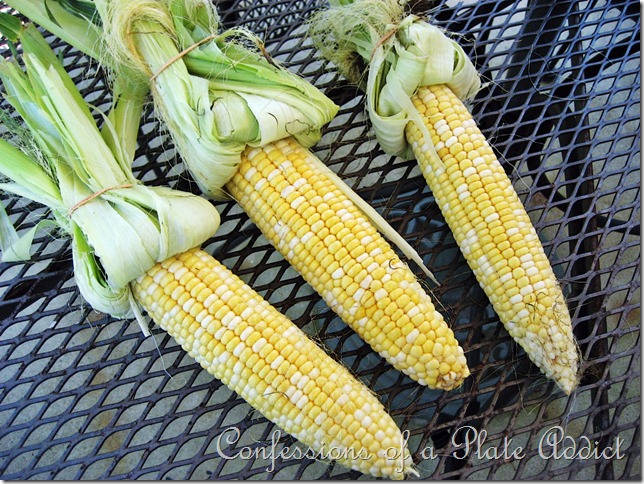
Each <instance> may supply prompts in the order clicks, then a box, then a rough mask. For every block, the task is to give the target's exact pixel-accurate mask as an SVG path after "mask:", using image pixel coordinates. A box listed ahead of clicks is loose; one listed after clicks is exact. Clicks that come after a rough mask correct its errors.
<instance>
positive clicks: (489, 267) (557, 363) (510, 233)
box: [405, 85, 578, 394]
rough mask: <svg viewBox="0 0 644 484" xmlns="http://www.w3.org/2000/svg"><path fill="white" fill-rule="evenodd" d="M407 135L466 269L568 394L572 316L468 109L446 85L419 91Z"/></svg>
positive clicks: (574, 355) (572, 374) (572, 379)
mask: <svg viewBox="0 0 644 484" xmlns="http://www.w3.org/2000/svg"><path fill="white" fill-rule="evenodd" d="M412 102H413V104H414V106H415V107H416V109H417V110H418V113H419V114H420V116H421V117H422V120H423V123H424V126H425V127H426V129H427V130H428V131H429V135H430V136H431V139H432V142H433V145H434V146H433V148H430V149H428V147H427V146H426V145H425V138H424V136H423V132H422V131H421V129H420V128H419V126H417V125H416V124H415V123H414V122H410V123H408V124H407V127H406V131H405V134H406V137H407V141H408V142H409V144H410V146H411V147H412V150H413V152H414V155H415V156H416V159H417V160H418V163H419V165H420V167H421V170H422V172H423V174H424V176H425V178H426V180H427V182H428V184H429V187H430V188H431V190H432V192H433V194H434V196H435V197H436V200H437V203H438V204H439V206H440V208H441V210H442V212H443V215H444V217H445V219H446V221H447V223H448V224H449V226H450V228H451V230H452V231H453V233H454V237H455V239H456V241H457V243H458V245H459V246H460V247H461V250H462V252H463V255H464V256H465V258H466V260H467V262H468V264H469V266H470V267H471V268H472V270H473V271H474V273H475V274H476V278H477V280H478V281H479V284H480V285H481V287H482V288H483V289H484V291H485V293H486V294H487V296H488V297H489V299H490V301H491V302H492V305H493V307H494V309H495V310H496V312H497V314H498V315H499V317H500V319H501V321H502V322H503V324H504V325H505V327H506V328H507V330H508V332H509V333H510V335H511V336H512V337H513V338H514V339H515V340H516V341H517V342H518V343H519V344H520V345H521V346H522V347H523V348H524V349H525V350H526V352H527V354H528V355H529V356H530V358H531V359H532V360H533V361H534V363H535V364H536V365H537V366H538V367H539V368H540V369H541V370H542V372H543V373H544V374H545V375H546V376H547V377H549V378H552V379H554V380H555V381H556V382H557V383H558V385H559V386H560V387H561V389H562V390H563V391H564V392H565V393H567V394H570V393H571V392H572V391H573V389H574V388H575V387H576V385H577V378H578V377H577V368H578V352H577V346H576V344H575V341H574V338H573V334H572V324H571V320H570V313H569V311H568V308H567V306H566V301H565V299H564V296H563V294H562V291H561V288H560V287H559V284H558V282H557V279H556V278H555V275H554V273H553V271H552V268H551V266H550V263H549V261H548V258H547V256H546V254H545V252H544V250H543V247H542V245H541V242H540V241H539V237H538V235H537V233H536V231H535V229H534V227H533V225H532V223H531V222H530V218H529V217H528V214H527V213H526V210H525V208H524V207H523V204H522V203H521V201H520V199H519V197H518V196H517V193H516V191H515V190H514V188H513V186H512V184H511V182H510V179H509V178H508V176H507V175H506V173H505V171H504V170H503V167H502V166H501V164H500V163H499V161H498V160H497V158H496V156H495V155H494V152H493V151H492V148H491V147H490V145H489V144H488V142H487V140H486V139H485V137H484V136H483V135H482V133H481V132H480V130H479V129H478V127H477V125H476V123H475V121H474V120H473V119H472V116H471V114H470V113H469V111H468V109H467V108H466V107H465V106H464V105H463V103H462V102H461V101H460V99H459V98H458V97H457V96H456V95H455V94H454V93H453V92H452V90H451V89H450V88H449V87H447V86H445V85H433V86H425V87H421V88H419V89H418V90H417V92H416V94H414V95H413V96H412Z"/></svg>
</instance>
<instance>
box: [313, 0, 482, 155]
mask: <svg viewBox="0 0 644 484" xmlns="http://www.w3.org/2000/svg"><path fill="white" fill-rule="evenodd" d="M329 3H330V4H331V5H332V7H331V8H329V9H326V10H321V11H319V12H318V13H316V14H315V15H314V16H313V17H312V18H311V19H310V21H309V35H310V36H311V38H312V39H313V43H314V44H315V46H316V47H317V48H318V50H320V52H321V53H322V55H323V56H324V57H325V58H327V59H329V60H331V61H332V62H333V63H334V64H335V65H336V66H337V67H338V69H339V70H340V71H341V72H342V74H343V75H344V76H345V77H347V79H349V80H351V81H352V82H354V83H356V84H360V85H361V86H362V88H363V89H364V90H365V92H366V94H367V109H368V112H369V118H370V120H371V122H372V125H373V129H374V132H375V134H376V137H377V139H378V142H379V143H380V146H381V147H382V149H383V150H384V151H385V152H386V153H388V154H391V155H395V156H401V157H404V158H406V159H411V158H413V154H412V152H411V149H410V147H409V146H408V144H407V141H406V139H405V133H404V130H405V126H406V125H407V123H408V122H409V121H411V120H416V119H415V118H416V116H417V115H416V109H415V108H414V106H413V105H412V103H411V101H410V97H411V96H412V95H413V94H414V92H415V91H416V90H417V89H418V88H419V87H420V86H427V85H432V84H446V85H448V86H449V87H450V88H451V89H452V91H454V93H455V94H456V95H457V96H458V97H460V98H461V99H468V98H470V97H473V96H474V95H475V94H476V93H477V92H478V91H479V89H480V86H481V81H480V78H479V75H478V73H477V71H476V68H475V67H474V64H472V62H471V61H470V59H469V58H468V57H467V55H466V54H465V52H464V51H463V48H462V47H461V46H460V45H459V44H458V43H457V42H456V41H454V40H453V39H451V38H449V37H448V36H447V35H446V33H445V32H444V31H442V30H441V29H439V28H438V27H436V26H434V25H431V24H430V23H428V22H427V21H426V20H424V19H421V18H420V17H417V16H415V15H406V14H405V9H404V4H405V3H406V2H399V1H397V0H358V1H356V0H341V1H333V0H331V1H330V2H329ZM365 65H368V66H369V68H368V69H366V70H367V72H368V74H367V77H366V79H364V78H363V76H364V75H363V73H364V72H365ZM416 121H418V120H416ZM419 125H421V126H422V123H419ZM426 136H429V135H428V134H426ZM428 144H429V145H430V146H431V142H430V143H428Z"/></svg>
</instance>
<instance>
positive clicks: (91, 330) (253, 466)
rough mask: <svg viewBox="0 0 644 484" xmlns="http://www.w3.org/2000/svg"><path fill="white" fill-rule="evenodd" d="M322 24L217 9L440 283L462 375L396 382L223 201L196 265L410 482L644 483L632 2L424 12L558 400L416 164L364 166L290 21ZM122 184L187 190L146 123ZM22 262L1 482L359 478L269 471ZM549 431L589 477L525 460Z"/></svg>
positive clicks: (12, 296) (53, 250)
mask: <svg viewBox="0 0 644 484" xmlns="http://www.w3.org/2000/svg"><path fill="white" fill-rule="evenodd" d="M323 6H324V4H323V2H310V1H300V0H282V1H259V0H238V1H222V2H219V7H220V13H221V16H222V21H223V23H224V24H225V26H227V27H230V26H235V25H242V26H244V27H247V28H249V29H251V30H253V31H254V32H256V33H257V34H259V35H260V36H261V37H262V38H264V40H265V42H266V48H267V50H268V52H269V53H270V55H271V56H272V57H273V58H274V59H275V60H277V61H279V62H281V63H283V64H284V65H286V66H287V67H288V68H290V69H291V70H293V71H295V72H298V73H299V74H301V75H302V76H304V77H306V78H307V79H309V80H310V81H311V82H313V83H314V84H316V85H317V86H318V87H319V88H321V89H322V90H323V91H324V92H326V94H327V95H328V96H329V97H331V98H332V99H333V100H334V101H335V102H336V103H337V104H339V105H340V106H341V109H340V112H339V114H338V116H337V117H336V119H335V120H334V121H332V122H331V123H330V124H329V125H328V126H327V127H326V128H325V134H324V137H323V139H322V141H321V142H320V143H319V144H318V145H317V147H316V148H315V149H314V150H315V152H316V153H317V154H318V155H319V156H320V157H321V158H322V159H323V160H324V161H325V162H327V163H328V165H329V166H330V167H331V168H332V169H333V170H334V171H335V172H337V173H339V174H340V175H341V176H342V177H343V178H344V179H345V180H346V181H347V182H348V183H349V184H350V185H351V186H352V187H353V188H354V189H356V190H357V191H358V192H359V193H360V194H361V195H362V196H363V197H364V198H365V199H367V200H368V201H369V202H371V203H372V204H373V206H374V207H376V208H377V209H378V210H379V211H380V212H381V213H382V214H383V215H384V216H385V217H386V218H387V219H388V220H389V221H390V222H391V224H392V225H393V226H394V228H395V229H396V230H398V231H399V232H400V233H402V234H404V235H405V237H406V239H407V240H408V241H409V242H410V243H411V244H412V245H413V246H414V247H415V248H416V249H417V250H418V251H419V252H420V254H421V255H422V257H423V258H424V261H425V263H426V264H427V266H428V267H429V268H431V270H432V271H433V272H434V274H435V275H436V276H437V278H438V280H439V281H440V283H441V284H440V286H432V285H431V284H430V283H429V281H425V283H426V284H427V285H428V286H429V287H431V288H432V290H433V292H434V294H435V295H436V296H437V298H438V299H439V300H440V302H441V304H442V305H443V306H444V309H445V314H446V315H447V319H448V321H449V322H450V324H451V325H452V326H453V328H454V330H455V332H456V335H457V337H458V338H459V341H460V342H461V344H462V346H463V347H464V348H465V351H466V354H467V358H468V361H469V365H470V368H471V370H472V377H470V378H469V379H468V381H467V382H466V384H465V385H464V386H463V387H462V388H461V389H459V390H457V391H454V392H449V393H444V392H440V391H434V390H429V389H427V388H423V387H420V386H419V385H417V384H416V383H415V382H413V381H412V380H410V379H409V378H407V377H405V376H403V375H401V374H400V373H399V372H397V371H395V370H393V369H392V368H391V367H390V366H389V365H387V364H386V363H384V362H383V360H382V359H381V358H380V357H379V356H378V355H377V354H375V353H374V352H373V351H372V350H371V349H370V348H369V347H367V346H366V345H365V344H364V343H363V342H362V341H361V340H360V339H359V338H357V336H356V335H355V334H354V333H353V332H352V331H351V330H349V329H348V328H347V327H346V326H345V325H344V324H343V323H342V322H341V321H340V320H339V319H338V318H337V317H336V316H335V315H334V314H333V313H332V312H331V311H330V310H329V308H328V307H327V306H326V305H325V304H324V303H323V302H322V301H321V299H320V298H319V296H317V294H315V293H314V292H313V291H312V289H311V288H310V287H309V286H308V285H306V284H305V283H304V282H303V280H302V279H301V277H300V276H299V275H298V274H297V273H295V272H294V270H293V269H291V268H290V266H289V265H288V264H287V263H286V262H285V261H284V260H283V259H282V258H281V256H279V255H278V254H277V253H276V251H275V250H274V249H273V248H272V247H271V246H270V245H269V244H268V242H267V240H266V239H265V238H264V237H263V236H262V235H261V234H260V232H259V230H258V229H257V228H256V227H255V226H254V225H252V224H251V223H250V222H249V220H248V217H247V216H246V215H245V214H244V213H243V212H242V211H241V210H240V208H239V207H238V206H237V205H236V204H235V203H233V202H228V203H218V204H217V207H218V209H219V210H220V213H221V215H222V220H223V223H222V225H221V229H220V230H219V232H218V233H217V234H216V236H215V237H214V238H213V239H212V240H211V241H210V242H209V243H208V244H207V245H206V246H205V247H206V249H207V250H208V251H209V252H210V253H212V254H214V255H215V256H216V257H217V258H218V259H219V260H221V261H222V262H223V263H224V264H225V265H227V266H228V267H229V268H230V269H232V270H233V271H234V272H236V273H237V274H238V275H240V276H241V277H242V278H243V279H244V280H245V281H247V282H248V283H250V284H251V285H252V286H253V287H254V288H255V289H256V290H258V291H259V292H260V293H261V294H262V295H264V296H265V297H266V298H267V299H268V300H269V301H270V302H271V303H272V304H273V305H275V306H276V307H277V308H278V309H279V310H280V311H282V312H284V313H285V314H287V315H288V316H289V317H290V318H291V319H293V321H295V322H296V324H298V325H299V326H300V327H302V328H303V329H304V330H305V331H306V332H307V333H308V334H309V335H311V336H312V337H313V338H315V339H316V340H317V341H318V342H319V343H320V344H322V345H324V346H325V347H326V348H327V349H328V351H329V353H331V354H332V355H333V356H334V357H335V358H337V359H339V360H341V361H342V362H343V363H344V364H346V365H347V366H348V367H350V368H351V370H352V371H353V372H355V374H356V375H357V376H358V377H359V378H360V379H361V380H362V381H363V382H364V383H366V384H367V385H368V386H369V387H370V388H372V389H373V390H374V391H375V392H377V394H378V395H379V397H380V399H381V400H382V402H383V403H384V404H385V405H386V406H387V408H388V409H389V410H390V411H391V414H392V415H393V416H394V418H395V419H396V421H397V423H398V424H399V425H400V427H401V428H402V429H403V430H406V431H408V432H409V446H410V449H411V451H412V453H413V457H414V460H415V462H416V464H417V466H418V471H419V473H420V476H421V478H425V479H429V478H431V479H477V480H483V479H490V480H491V479H495V480H500V479H639V478H641V472H640V465H641V463H640V438H639V437H640V329H639V323H640V223H639V220H640V207H639V203H640V158H639V157H640V150H639V143H640V136H639V133H640V43H639V39H640V35H639V34H640V9H639V3H637V2H635V1H632V0H588V1H560V2H546V1H538V0H532V1H527V2H525V1H521V2H520V1H513V0H497V1H492V0H481V1H469V2H450V1H448V2H444V3H443V2H439V1H435V2H425V4H424V8H425V9H426V11H427V12H428V13H429V14H430V15H431V16H432V17H433V20H434V21H435V22H436V23H437V24H438V25H440V26H442V27H445V28H447V29H449V30H451V31H453V32H455V33H457V34H458V35H459V36H460V41H461V43H462V45H463V46H464V48H465V49H466V51H467V52H468V53H469V54H470V55H471V56H472V58H473V59H474V60H475V63H476V65H477V67H478V68H479V69H480V72H481V74H482V76H483V78H484V80H485V81H486V83H485V86H484V89H483V90H482V91H481V92H480V93H479V95H478V96H477V97H476V99H475V101H474V102H473V103H472V104H471V107H472V110H473V113H474V115H475V117H476V119H477V121H478V122H479V124H480V126H481V127H482V130H483V131H484V133H485V134H486V135H487V136H488V137H489V139H490V140H491V142H492V144H493V145H494V148H495V149H496V151H497V154H498V155H499V157H500V159H501V160H502V162H503V163H504V166H505V167H506V169H507V171H508V173H509V174H510V176H511V178H512V180H513V182H514V185H515V187H516V188H517V191H518V192H519V194H520V196H521V198H522V199H523V201H524V203H525V205H526V207H527V209H528V211H529V213H530V215H531V218H532V220H533V223H534V224H535V226H536V228H537V230H538V232H539V234H540V236H541V238H542V240H543V242H544V246H545V248H546V251H547V252H548V254H549V256H550V259H551V261H552V263H553V266H554V269H555V272H556V273H557V275H558V277H559V279H560V281H561V282H562V285H563V287H564V290H565V293H566V296H567V299H568V301H569V305H570V308H571V311H572V315H573V321H574V326H575V328H574V329H575V335H576V336H577V339H578V341H579V344H580V348H581V353H582V356H583V360H584V363H583V378H582V381H581V384H580V386H579V389H578V390H577V391H576V392H575V393H574V394H573V395H572V396H571V397H565V396H564V395H563V394H562V393H561V392H558V391H556V389H555V386H554V384H553V383H551V382H550V381H546V380H545V379H544V378H543V377H542V376H540V374H539V372H538V370H537V369H536V368H535V367H534V366H533V365H531V364H530V362H529V360H528V359H527V357H526V355H525V353H524V352H523V351H522V350H521V349H520V348H518V347H517V346H516V344H514V343H513V341H512V340H511V339H510V337H509V336H508V334H507V333H506V331H505V330H504V328H503V327H502V325H501V324H500V323H499V321H498V318H497V317H496V315H495V314H494V312H493V311H492V309H491V307H490V305H489V303H488V301H487V299H486V297H485V295H484V293H483V292H482V290H481V289H480V288H479V287H478V285H477V283H476V281H475V279H474V276H473V275H472V273H471V271H470V270H469V269H468V267H467V265H466V264H465V262H464V260H463V258H462V256H461V255H460V252H459V251H458V248H457V246H456V244H455V242H454V240H453V238H452V236H451V234H450V232H449V230H448V229H447V226H446V224H445V222H444V220H443V218H442V216H441V215H440V212H439V210H438V208H437V206H436V204H435V202H434V200H433V198H432V195H431V193H430V191H429V190H428V189H427V187H426V185H425V182H424V180H423V178H422V176H421V174H420V171H419V169H418V168H417V167H416V164H415V162H413V161H410V162H406V161H403V160H400V159H397V158H393V157H390V156H387V155H384V154H383V153H382V152H381V151H380V150H379V149H378V147H377V143H376V141H375V139H374V136H373V133H372V131H371V130H370V127H369V123H368V121H367V120H366V117H365V113H364V104H363V102H364V97H363V95H362V94H361V93H360V92H359V91H357V90H356V88H355V87H353V86H351V85H349V84H348V83H347V82H346V81H345V80H344V79H343V78H341V77H340V76H339V75H338V74H337V73H336V71H335V69H334V67H333V66H332V65H330V64H328V63H326V62H323V61H321V60H320V59H319V58H317V57H316V55H315V52H314V50H313V49H312V48H311V46H310V43H309V42H308V40H306V37H305V30H304V28H303V21H304V20H305V19H306V18H307V17H308V16H309V15H310V13H311V12H312V11H313V10H314V9H316V8H320V7H323ZM419 7H421V5H419ZM49 39H50V41H51V43H52V45H55V46H56V47H57V48H58V49H60V51H61V53H62V55H63V56H64V58H65V62H66V65H67V66H69V69H70V72H71V73H72V75H73V76H74V78H75V79H76V80H78V82H79V85H80V87H81V88H82V92H83V94H84V95H86V96H87V99H88V100H90V101H91V102H93V103H94V104H97V105H99V106H100V107H107V106H108V105H109V93H108V92H107V90H106V86H105V82H104V77H103V73H102V71H101V70H100V69H99V68H98V67H97V66H96V65H95V64H94V63H92V62H90V61H89V59H87V58H86V57H85V56H83V55H81V54H79V53H78V52H77V51H74V50H73V49H71V48H70V47H68V46H66V45H65V44H63V43H61V42H60V41H58V40H57V39H55V38H53V37H50V38H49ZM3 53H4V54H5V55H9V52H8V51H7V49H6V48H4V50H3ZM135 172H136V174H137V176H139V177H140V178H141V179H142V180H144V181H145V182H146V183H150V184H170V185H171V186H175V187H178V188H182V189H187V190H194V184H192V183H190V180H189V178H188V177H187V176H186V174H185V173H184V172H182V165H181V160H180V159H179V158H178V157H177V155H176V153H175V151H174V149H173V146H172V144H171V143H170V140H169V139H168V138H167V137H166V136H165V134H164V133H163V130H162V129H160V126H159V125H158V123H157V121H156V119H155V117H154V115H153V113H152V112H151V110H146V118H145V121H144V123H143V129H142V133H141V139H140V147H139V156H138V157H137V161H136V171H135ZM3 201H4V204H5V206H6V207H7V211H8V212H9V213H10V215H11V218H12V220H13V221H14V222H15V224H17V225H19V226H20V227H22V229H25V228H27V227H30V226H33V224H34V223H35V221H37V220H38V218H39V217H41V216H43V215H44V214H45V213H46V212H45V210H44V209H43V208H42V207H40V206H37V205H36V204H32V203H27V202H25V201H23V200H15V199H10V198H6V199H4V200H3ZM34 244H35V245H34V254H35V256H34V257H33V260H32V261H31V262H28V263H4V264H1V265H0V425H1V429H2V430H0V478H2V479H8V480H15V479H20V480H22V479H65V480H77V479H181V480H187V479H191V480H205V479H233V478H239V479H291V478H294V479H320V478H323V479H324V478H333V479H355V478H364V476H362V475H360V474H359V473H356V472H349V471H347V470H346V469H345V468H342V467H341V466H339V465H333V464H331V463H329V462H322V461H314V460H307V459H297V458H292V459H283V458H281V457H280V458H277V459H276V460H275V461H273V460H272V459H271V458H270V453H267V452H266V449H270V448H271V446H272V445H273V443H272V441H271V439H272V436H273V435H274V432H275V430H276V427H275V426H274V425H273V424H271V423H269V422H268V421H267V420H266V419H265V418H263V417H262V416H261V415H258V414H257V413H255V412H253V411H252V409H251V408H250V407H249V406H248V405H247V404H246V403H245V402H243V400H241V399H240V398H239V397H237V396H236V395H235V394H233V393H232V392H231V391H230V390H228V389H227V388H226V387H225V386H224V385H222V384H221V383H220V382H218V381H216V380H214V379H213V378H212V377H211V376H209V375H208V374H207V373H206V372H205V371H203V370H202V369H201V368H200V367H199V365H197V364H196V363H195V362H194V360H192V359H191V358H190V357H188V356H187V355H186V354H185V353H184V352H183V351H182V350H181V348H180V347H179V346H178V345H177V344H176V343H174V342H172V341H171V340H170V338H169V337H168V336H167V335H166V334H165V333H163V332H162V331H161V330H159V329H158V328H153V329H152V331H153V335H152V336H151V337H148V338H145V337H143V335H142V334H141V331H140V329H139V327H138V326H137V324H136V322H133V321H130V320H114V319H112V318H109V317H105V316H104V315H101V314H97V313H95V312H92V310H91V308H89V307H88V306H87V305H86V304H85V303H84V302H83V301H82V300H81V298H80V296H79V294H78V291H77V289H76V287H75V284H74V280H73V277H72V267H71V253H70V250H69V244H68V242H67V241H66V240H64V239H57V238H54V237H51V236H46V235H42V236H40V237H38V238H36V240H35V243H34ZM417 274H418V276H419V278H422V277H423V275H422V272H420V270H418V271H417ZM558 426H560V427H562V428H563V429H564V431H565V434H566V441H565V442H564V443H565V444H566V446H567V447H570V446H571V445H572V443H573V442H574V443H575V444H576V445H577V446H578V447H577V450H578V451H581V449H582V448H583V447H584V445H586V443H587V442H590V443H591V445H592V450H593V451H592V452H590V454H593V453H595V454H596V455H599V458H584V457H589V456H588V455H586V454H583V455H582V454H579V455H577V457H576V458H573V456H572V455H571V452H572V451H570V450H569V451H568V453H567V454H564V455H562V456H560V458H554V457H552V456H549V455H546V454H544V452H543V450H544V449H543V448H542V447H540V442H542V439H544V438H548V437H547V436H548V435H549V432H551V431H552V429H555V428H557V427H558ZM468 428H469V429H470V433H469V437H472V436H473V435H474V432H475V431H476V432H478V436H479V438H482V437H485V443H484V445H483V446H482V447H481V451H480V452H478V453H477V452H475V450H476V449H472V451H471V452H468V453H465V452H464V448H463V443H464V441H465V438H466V436H467V434H466V432H465V429H468ZM231 429H239V431H240V438H239V439H238V440H237V441H236V442H235V443H233V444H229V443H227V440H226V439H227V437H228V436H229V435H230V431H231ZM544 436H545V437H544ZM275 445H276V450H277V452H279V451H280V449H282V448H284V446H290V447H292V446H293V445H297V444H295V442H294V441H293V440H292V439H290V438H289V437H286V436H282V437H281V439H280V440H279V442H277V443H276V444H275ZM519 448H520V450H519V451H517V449H519ZM262 449H264V452H263V453H262V452H261V450H262ZM429 449H432V450H433V455H430V453H429ZM494 449H496V450H497V451H498V455H494V454H493V450H494ZM504 449H506V452H505V454H504V453H503V450H504ZM540 450H541V451H542V452H541V454H540ZM513 451H514V456H512V455H511V454H512V453H513ZM616 451H617V452H616ZM602 452H603V454H602ZM233 455H237V457H236V458H232V459H228V458H226V456H233ZM263 455H265V456H267V457H268V458H263ZM590 457H592V455H591V456H590ZM267 468H272V471H270V472H269V471H267Z"/></svg>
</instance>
